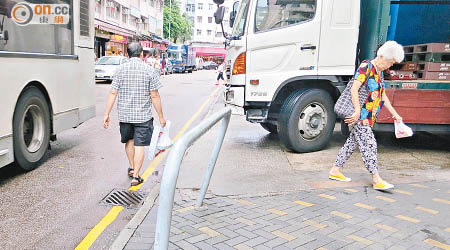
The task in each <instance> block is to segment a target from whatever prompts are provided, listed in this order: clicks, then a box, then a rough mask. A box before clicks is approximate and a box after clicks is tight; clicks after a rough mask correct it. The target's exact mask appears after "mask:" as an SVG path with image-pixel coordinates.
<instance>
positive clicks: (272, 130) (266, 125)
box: [259, 122, 278, 134]
mask: <svg viewBox="0 0 450 250" xmlns="http://www.w3.org/2000/svg"><path fill="white" fill-rule="evenodd" d="M259 125H261V127H263V129H265V130H267V132H269V133H273V134H276V133H277V132H278V131H277V125H274V124H272V123H268V122H261V123H260V124H259Z"/></svg>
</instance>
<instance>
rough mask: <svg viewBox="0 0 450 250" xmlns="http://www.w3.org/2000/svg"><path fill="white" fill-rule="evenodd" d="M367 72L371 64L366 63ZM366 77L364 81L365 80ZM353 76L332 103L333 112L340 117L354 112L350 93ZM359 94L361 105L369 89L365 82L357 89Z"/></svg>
mask: <svg viewBox="0 0 450 250" xmlns="http://www.w3.org/2000/svg"><path fill="white" fill-rule="evenodd" d="M368 67H369V72H370V71H371V70H372V64H371V63H370V62H369V63H368ZM367 78H368V77H366V81H367ZM353 81H354V78H352V79H351V80H350V81H349V82H348V83H347V87H345V89H344V91H342V94H341V96H339V99H338V100H337V101H336V104H335V105H334V112H335V113H336V115H337V116H338V117H340V118H345V117H348V116H351V115H353V114H354V113H355V108H354V107H353V103H352V94H351V89H352V86H353ZM358 96H359V106H360V107H362V106H363V105H364V103H365V102H366V100H367V97H368V96H369V90H368V88H367V84H364V83H363V84H362V85H361V87H360V88H359V91H358Z"/></svg>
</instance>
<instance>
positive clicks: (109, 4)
mask: <svg viewBox="0 0 450 250" xmlns="http://www.w3.org/2000/svg"><path fill="white" fill-rule="evenodd" d="M119 13H120V5H119V4H118V3H116V2H114V1H111V0H106V16H107V17H111V18H114V19H117V20H119Z"/></svg>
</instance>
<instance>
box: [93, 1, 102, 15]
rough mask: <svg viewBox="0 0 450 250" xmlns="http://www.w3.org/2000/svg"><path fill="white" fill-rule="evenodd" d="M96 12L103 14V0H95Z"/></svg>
mask: <svg viewBox="0 0 450 250" xmlns="http://www.w3.org/2000/svg"><path fill="white" fill-rule="evenodd" d="M95 12H96V13H98V14H100V15H101V14H102V0H95Z"/></svg>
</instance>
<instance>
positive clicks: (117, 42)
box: [106, 34, 128, 56]
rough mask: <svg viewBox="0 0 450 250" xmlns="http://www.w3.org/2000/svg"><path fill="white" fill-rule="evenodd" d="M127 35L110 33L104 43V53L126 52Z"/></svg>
mask: <svg viewBox="0 0 450 250" xmlns="http://www.w3.org/2000/svg"><path fill="white" fill-rule="evenodd" d="M127 43H128V40H127V37H126V36H122V35H117V34H114V35H111V38H110V40H109V42H107V43H106V55H107V56H117V55H125V54H126V45H127Z"/></svg>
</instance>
